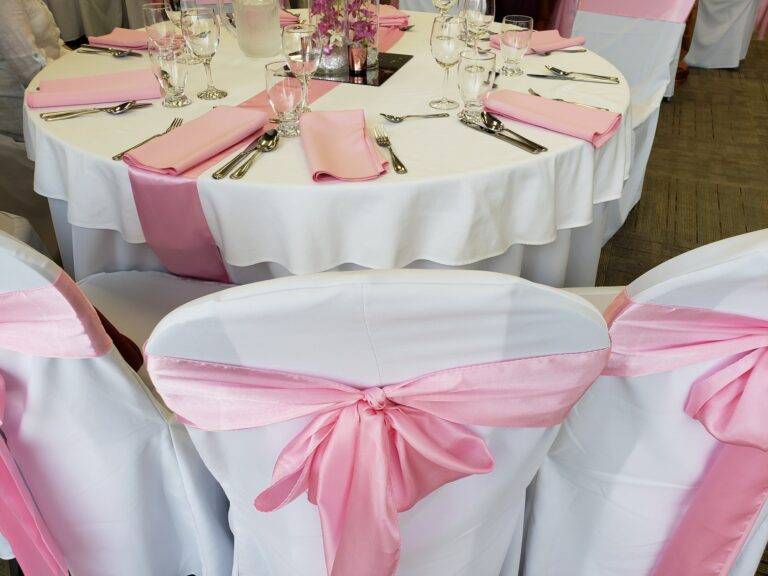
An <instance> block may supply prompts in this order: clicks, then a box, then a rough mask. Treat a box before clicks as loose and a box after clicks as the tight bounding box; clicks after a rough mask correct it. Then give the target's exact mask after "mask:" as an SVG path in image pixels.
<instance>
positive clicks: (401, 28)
mask: <svg viewBox="0 0 768 576" xmlns="http://www.w3.org/2000/svg"><path fill="white" fill-rule="evenodd" d="M414 26H416V24H411V25H410V26H399V27H398V28H397V29H398V30H400V32H408V30H411V29H413V27H414Z"/></svg>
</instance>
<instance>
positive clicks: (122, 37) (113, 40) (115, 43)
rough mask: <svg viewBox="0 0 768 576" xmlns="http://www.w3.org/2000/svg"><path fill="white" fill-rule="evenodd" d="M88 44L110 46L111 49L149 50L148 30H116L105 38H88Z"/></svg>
mask: <svg viewBox="0 0 768 576" xmlns="http://www.w3.org/2000/svg"><path fill="white" fill-rule="evenodd" d="M88 43H89V44H93V45H94V46H109V47H111V48H134V49H138V50H146V49H147V32H146V30H129V29H128V28H115V29H114V30H112V32H110V33H109V34H105V35H104V36H88Z"/></svg>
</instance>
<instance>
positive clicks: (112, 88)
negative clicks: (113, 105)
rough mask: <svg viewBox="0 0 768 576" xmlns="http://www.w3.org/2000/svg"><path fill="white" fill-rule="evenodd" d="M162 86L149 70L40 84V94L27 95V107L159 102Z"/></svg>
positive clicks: (56, 80)
mask: <svg viewBox="0 0 768 576" xmlns="http://www.w3.org/2000/svg"><path fill="white" fill-rule="evenodd" d="M161 96H162V94H161V92H160V85H159V84H158V82H157V80H156V79H155V75H154V74H153V73H152V71H151V70H149V69H141V70H129V71H127V72H115V73H112V74H99V75H97V76H76V77H73V78H58V79H54V80H41V81H40V86H39V88H38V89H37V90H34V91H30V92H27V106H29V107H30V108H45V107H48V106H76V105H81V104H104V103H107V102H122V101H125V100H151V99H153V98H160V97H161Z"/></svg>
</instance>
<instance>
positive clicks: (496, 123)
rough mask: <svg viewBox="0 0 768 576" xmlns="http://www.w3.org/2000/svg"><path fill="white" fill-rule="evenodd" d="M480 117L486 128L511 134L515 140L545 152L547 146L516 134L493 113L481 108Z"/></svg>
mask: <svg viewBox="0 0 768 576" xmlns="http://www.w3.org/2000/svg"><path fill="white" fill-rule="evenodd" d="M480 118H481V119H482V121H483V125H484V126H485V127H486V128H488V129H489V130H493V131H494V132H499V133H502V134H507V135H509V136H511V137H512V138H514V139H516V140H520V141H521V142H523V143H524V144H527V145H528V146H530V147H532V148H538V150H539V152H546V151H547V148H546V147H544V146H542V145H541V144H539V143H538V142H534V141H533V140H529V139H528V138H526V137H525V136H523V135H522V134H518V133H517V132H515V131H514V130H510V129H509V128H507V127H506V126H505V125H504V122H502V121H501V120H499V119H498V118H496V116H494V115H493V114H491V113H490V112H488V111H487V110H483V111H482V112H481V113H480Z"/></svg>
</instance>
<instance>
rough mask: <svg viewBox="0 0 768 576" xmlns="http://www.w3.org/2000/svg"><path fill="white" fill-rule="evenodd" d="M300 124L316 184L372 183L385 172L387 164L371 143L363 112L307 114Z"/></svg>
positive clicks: (347, 111)
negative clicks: (327, 182) (335, 181)
mask: <svg viewBox="0 0 768 576" xmlns="http://www.w3.org/2000/svg"><path fill="white" fill-rule="evenodd" d="M300 122H301V142H302V144H303V145H304V152H305V153H306V154H307V161H308V162H309V168H310V170H311V171H312V179H313V180H314V181H315V182H326V181H329V180H373V179H374V178H378V177H379V176H381V175H382V174H384V172H386V171H387V167H388V166H389V163H388V162H386V161H385V160H384V159H383V158H382V157H381V156H380V155H379V152H378V151H377V150H376V146H375V145H374V143H373V142H372V141H371V137H370V135H369V134H368V130H367V129H366V127H365V113H364V112H363V111H362V110H339V111H333V112H310V113H309V114H304V115H303V116H302V117H301V121H300Z"/></svg>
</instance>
